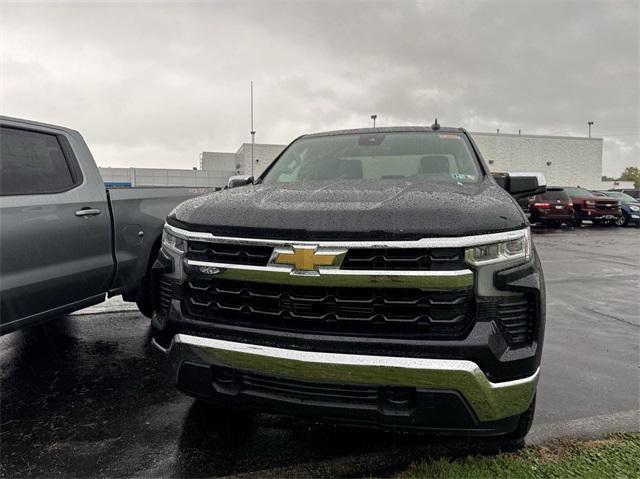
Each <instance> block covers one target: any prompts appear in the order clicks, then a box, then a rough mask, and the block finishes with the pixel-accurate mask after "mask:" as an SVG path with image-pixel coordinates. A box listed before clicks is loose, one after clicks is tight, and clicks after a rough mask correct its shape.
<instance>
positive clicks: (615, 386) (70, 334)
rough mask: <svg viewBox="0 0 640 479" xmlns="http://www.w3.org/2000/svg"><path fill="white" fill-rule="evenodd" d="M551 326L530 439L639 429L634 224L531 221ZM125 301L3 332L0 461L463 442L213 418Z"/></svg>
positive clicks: (483, 448) (356, 466)
mask: <svg viewBox="0 0 640 479" xmlns="http://www.w3.org/2000/svg"><path fill="white" fill-rule="evenodd" d="M534 241H535V244H536V246H537V248H538V251H539V253H540V256H541V258H542V262H543V268H544V272H545V276H546V285H547V330H546V342H545V346H544V353H543V364H542V376H541V380H540V384H539V388H538V404H537V412H536V420H535V423H534V427H533V430H532V432H531V433H530V435H529V437H528V439H527V440H528V442H538V441H542V440H546V439H549V438H554V437H559V436H562V435H566V434H571V435H599V434H602V433H604V432H609V431H615V430H640V424H639V421H640V415H639V412H638V410H639V409H640V405H639V399H638V392H639V386H640V380H639V376H640V369H639V368H640V364H639V358H640V351H639V343H640V310H639V308H640V306H639V302H638V287H639V286H640V254H639V252H640V231H638V230H637V229H635V228H633V229H630V228H625V229H621V228H595V227H591V226H583V227H582V228H579V229H563V230H550V231H545V230H539V231H537V234H535V236H534ZM148 324H149V322H148V320H147V319H146V318H144V317H142V316H141V315H139V314H138V313H137V312H136V311H134V310H131V309H130V306H128V305H125V304H124V303H121V302H117V301H116V302H110V303H109V304H108V307H104V306H103V307H101V308H98V309H92V310H90V311H84V312H81V314H75V315H71V316H69V317H66V318H64V319H62V320H59V321H57V322H51V323H48V324H47V325H45V326H36V327H32V328H29V329H26V330H24V331H18V332H15V333H12V334H9V335H6V336H4V337H2V338H1V339H0V345H1V346H0V348H1V349H0V358H1V359H0V361H1V363H0V364H1V368H2V369H1V380H2V383H1V386H2V387H1V391H0V394H1V398H0V399H1V405H0V407H1V410H0V413H1V416H0V421H1V424H0V441H1V442H0V447H1V451H0V452H1V469H0V474H1V475H2V476H4V477H19V476H22V477H24V476H31V477H33V476H47V477H53V476H83V477H105V476H106V477H113V476H151V477H158V476H198V477H202V476H228V475H236V474H241V475H242V474H244V475H248V476H251V475H255V476H261V477H264V476H269V475H270V476H272V477H280V476H300V475H305V476H328V475H340V476H345V475H351V476H354V475H366V474H375V475H385V474H388V473H392V472H393V471H394V470H395V468H398V467H402V466H403V465H405V464H406V463H408V462H410V461H412V460H418V459H420V458H421V457H424V456H425V455H431V456H439V455H445V456H457V455H464V454H467V453H476V452H485V453H486V452H492V447H494V446H492V445H491V444H490V441H479V442H476V441H467V440H455V439H442V438H437V437H430V436H422V435H407V434H392V433H383V432H372V431H368V430H360V429H348V428H334V427H329V426H320V425H310V424H307V423H303V422H298V421H296V420H293V419H288V418H281V417H275V416H267V415H264V416H258V417H257V418H255V419H254V420H247V419H246V418H243V417H235V416H233V417H231V416H228V415H226V416H225V415H220V414H216V411H215V410H212V409H211V408H209V407H203V405H202V404H200V403H197V402H194V401H193V400H192V399H190V398H188V397H186V396H183V395H182V394H180V393H178V392H177V391H176V390H175V389H174V387H173V386H172V385H170V384H169V382H168V380H167V379H166V378H165V377H164V376H163V374H162V373H161V372H160V368H159V364H158V359H157V357H156V355H155V354H153V353H152V350H151V348H150V346H149V338H148V336H147V333H148Z"/></svg>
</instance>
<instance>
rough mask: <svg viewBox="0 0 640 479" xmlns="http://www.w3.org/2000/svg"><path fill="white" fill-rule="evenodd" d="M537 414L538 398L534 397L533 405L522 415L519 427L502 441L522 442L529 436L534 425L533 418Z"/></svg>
mask: <svg viewBox="0 0 640 479" xmlns="http://www.w3.org/2000/svg"><path fill="white" fill-rule="evenodd" d="M535 413H536V397H535V396H533V400H532V401H531V405H530V406H529V409H527V410H526V411H525V412H523V413H522V414H521V415H520V420H519V421H518V427H516V429H515V430H514V431H512V432H510V433H508V434H505V435H504V436H502V437H501V438H502V439H505V440H507V441H521V440H522V439H524V437H525V436H526V435H527V433H528V432H529V430H530V429H531V425H532V424H533V417H534V415H535Z"/></svg>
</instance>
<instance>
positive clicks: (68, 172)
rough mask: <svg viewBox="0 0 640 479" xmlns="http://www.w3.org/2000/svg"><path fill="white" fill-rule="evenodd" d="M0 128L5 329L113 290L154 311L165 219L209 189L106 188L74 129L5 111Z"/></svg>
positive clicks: (1, 322) (0, 329)
mask: <svg viewBox="0 0 640 479" xmlns="http://www.w3.org/2000/svg"><path fill="white" fill-rule="evenodd" d="M0 128H1V136H0V149H1V153H0V305H1V306H0V334H5V333H8V332H11V331H14V330H16V329H18V328H21V327H23V326H26V325H28V324H31V323H33V322H36V321H40V320H44V319H49V318H52V317H57V316H59V315H61V314H64V313H68V312H71V311H75V310H78V309H81V308H84V307H86V306H90V305H93V304H96V303H99V302H101V301H104V299H105V295H107V294H108V295H109V296H114V295H118V294H122V295H123V297H124V299H125V300H128V301H136V302H137V303H138V307H139V308H140V310H141V311H142V312H143V313H144V314H147V315H150V313H151V309H150V304H149V293H148V288H147V283H148V282H147V280H146V278H147V273H148V271H149V269H150V264H151V262H152V261H153V260H154V259H155V256H156V255H157V252H158V250H159V248H160V238H161V236H162V228H163V225H164V220H165V218H166V216H167V214H168V213H169V212H170V211H171V210H172V209H173V208H174V207H175V206H176V205H177V204H179V203H181V202H183V201H184V200H186V199H188V198H191V197H194V196H197V195H199V194H202V193H207V192H209V191H210V189H209V188H206V189H203V188H127V189H107V188H105V186H104V183H103V181H102V178H101V177H100V173H99V171H98V168H97V166H96V164H95V162H94V160H93V157H92V156H91V152H90V151H89V148H88V147H87V145H86V144H85V142H84V140H83V138H82V136H81V135H80V134H79V133H78V132H77V131H74V130H70V129H68V128H63V127H60V126H53V125H46V124H43V123H37V122H33V121H27V120H19V119H15V118H8V117H1V116H0Z"/></svg>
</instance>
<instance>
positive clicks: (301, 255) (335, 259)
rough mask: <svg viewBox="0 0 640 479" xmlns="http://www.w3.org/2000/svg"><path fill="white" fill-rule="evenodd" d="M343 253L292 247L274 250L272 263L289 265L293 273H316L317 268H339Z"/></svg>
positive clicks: (312, 247)
mask: <svg viewBox="0 0 640 479" xmlns="http://www.w3.org/2000/svg"><path fill="white" fill-rule="evenodd" d="M345 253H346V250H331V251H328V250H327V251H322V250H321V251H318V248H317V247H316V246H294V247H293V248H291V249H278V250H276V251H275V252H274V257H273V262H274V263H276V264H283V265H291V266H292V267H293V270H294V271H318V267H319V266H327V267H331V266H333V267H336V266H339V265H340V264H339V263H340V262H341V260H342V257H343V256H344V255H345Z"/></svg>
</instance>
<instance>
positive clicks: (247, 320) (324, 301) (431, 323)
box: [183, 278, 474, 339]
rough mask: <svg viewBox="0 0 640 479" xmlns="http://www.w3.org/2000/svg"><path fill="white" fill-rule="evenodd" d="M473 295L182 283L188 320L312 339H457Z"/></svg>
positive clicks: (467, 321)
mask: <svg viewBox="0 0 640 479" xmlns="http://www.w3.org/2000/svg"><path fill="white" fill-rule="evenodd" d="M473 304H474V300H473V292H472V290H470V289H469V290H457V291H453V292H425V291H422V290H419V289H404V288H343V287H315V286H290V285H273V284H267V283H257V282H244V281H231V280H220V279H194V278H191V279H189V280H187V282H186V283H185V285H184V288H183V305H184V308H185V310H186V312H187V314H188V315H189V316H190V317H192V318H193V319H197V320H200V321H206V322H210V323H226V324H234V325H239V326H246V327H253V328H259V329H274V330H282V331H289V332H303V333H313V334H338V335H358V336H376V337H401V338H423V339H428V338H439V339H460V338H462V337H464V336H465V335H466V334H467V333H468V331H469V330H470V328H471V326H472V325H473V321H474V316H473V314H472V313H473Z"/></svg>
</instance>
